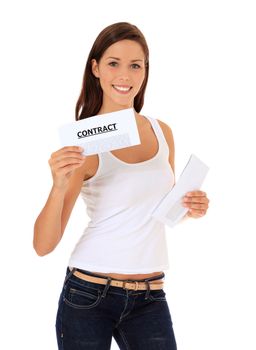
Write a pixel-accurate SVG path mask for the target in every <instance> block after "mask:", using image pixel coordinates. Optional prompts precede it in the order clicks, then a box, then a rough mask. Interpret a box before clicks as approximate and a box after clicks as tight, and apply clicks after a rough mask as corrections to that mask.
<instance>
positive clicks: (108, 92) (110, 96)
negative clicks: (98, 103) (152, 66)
mask: <svg viewBox="0 0 256 350" xmlns="http://www.w3.org/2000/svg"><path fill="white" fill-rule="evenodd" d="M92 72H93V74H94V75H95V76H96V77H97V78H99V81H100V85H101V88H102V90H103V104H102V107H101V109H100V112H99V114H102V113H108V112H113V111H116V110H120V109H125V108H131V107H133V101H134V98H135V96H136V95H137V94H138V92H139V91H140V88H141V85H142V83H143V81H144V78H145V55H144V52H143V49H142V47H141V46H140V44H138V43H137V42H136V41H133V40H121V41H118V42H117V43H115V44H113V45H111V46H110V47H109V48H108V49H107V50H106V51H105V52H104V54H103V56H102V57H101V59H100V61H99V62H96V60H95V59H93V60H92Z"/></svg>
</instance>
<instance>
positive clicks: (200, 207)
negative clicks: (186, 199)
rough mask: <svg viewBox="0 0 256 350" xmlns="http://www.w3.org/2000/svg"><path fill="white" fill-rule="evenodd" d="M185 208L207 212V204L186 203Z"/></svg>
mask: <svg viewBox="0 0 256 350" xmlns="http://www.w3.org/2000/svg"><path fill="white" fill-rule="evenodd" d="M183 206H184V207H185V208H189V209H198V210H207V209H208V204H207V203H184V204H183Z"/></svg>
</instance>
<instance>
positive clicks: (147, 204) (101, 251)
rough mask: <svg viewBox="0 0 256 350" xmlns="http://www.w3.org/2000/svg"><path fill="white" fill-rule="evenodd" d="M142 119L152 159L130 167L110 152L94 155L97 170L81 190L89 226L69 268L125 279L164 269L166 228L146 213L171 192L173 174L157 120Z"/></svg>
mask: <svg viewBox="0 0 256 350" xmlns="http://www.w3.org/2000/svg"><path fill="white" fill-rule="evenodd" d="M147 119H149V121H150V122H151V125H152V127H153V130H154V132H155V135H156V137H157V140H158V152H157V154H156V155H155V156H154V157H153V158H151V159H149V160H146V161H143V162H139V163H133V164H131V163H126V162H124V161H122V160H120V159H118V158H117V157H115V156H114V155H113V154H112V153H111V152H104V153H101V154H98V157H99V166H98V170H97V172H96V174H95V175H94V176H93V177H91V178H90V179H89V180H86V181H84V183H83V186H82V188H81V196H82V198H83V199H84V201H85V204H86V208H87V214H88V216H89V218H90V221H89V223H88V226H87V227H86V228H85V230H84V232H83V235H82V237H81V238H80V240H79V241H78V243H77V244H76V246H75V248H74V250H73V252H72V254H71V257H70V260H69V266H72V267H77V268H80V269H83V270H87V271H95V272H105V273H124V274H140V273H143V274H144V273H151V272H156V271H163V270H165V269H168V268H169V261H168V251H167V244H166V237H165V226H164V224H162V223H161V222H159V221H157V220H155V219H153V218H152V217H151V213H152V211H153V210H154V208H155V207H156V206H157V204H158V203H159V201H160V200H161V199H162V198H163V196H164V195H165V194H166V193H167V192H168V191H169V190H170V189H171V188H172V187H173V185H174V174H173V171H172V168H171V166H170V164H169V159H168V158H169V147H168V144H167V142H166V140H165V137H164V134H163V132H162V129H161V127H160V125H159V123H158V121H157V120H156V119H154V118H151V117H147Z"/></svg>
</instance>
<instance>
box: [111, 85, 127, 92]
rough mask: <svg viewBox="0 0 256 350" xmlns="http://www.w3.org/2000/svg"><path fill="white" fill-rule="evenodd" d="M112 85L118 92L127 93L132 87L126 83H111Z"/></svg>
mask: <svg viewBox="0 0 256 350" xmlns="http://www.w3.org/2000/svg"><path fill="white" fill-rule="evenodd" d="M112 87H113V88H114V89H115V90H116V91H118V92H119V93H120V94H128V93H129V92H130V91H131V89H132V86H128V85H112Z"/></svg>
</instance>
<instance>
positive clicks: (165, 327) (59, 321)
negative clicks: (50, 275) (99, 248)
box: [56, 268, 177, 350]
mask: <svg viewBox="0 0 256 350" xmlns="http://www.w3.org/2000/svg"><path fill="white" fill-rule="evenodd" d="M77 270H78V271H81V272H83V273H86V274H87V275H91V276H97V275H95V274H94V273H92V272H90V271H84V270H80V269H77ZM73 271H74V270H72V271H70V269H69V268H68V269H67V274H66V278H65V281H64V284H63V289H62V292H61V295H60V299H59V306H58V312H57V318H56V333H57V341H58V349H59V350H109V349H110V348H111V341H112V336H113V337H114V338H115V340H116V342H117V344H118V346H119V347H120V349H121V350H176V349H177V347H176V341H175V336H174V332H173V328H172V320H171V315H170V311H169V307H168V304H167V301H166V298H165V292H164V290H163V289H159V290H150V289H148V290H140V291H138V290H137V291H135V290H128V289H123V288H120V287H114V286H110V285H109V283H110V280H111V278H108V283H107V284H106V285H103V284H98V283H92V282H88V281H84V280H82V279H80V278H78V277H76V276H74V275H73ZM101 277H102V276H101ZM163 277H164V273H163V274H161V275H158V276H154V277H151V278H149V279H146V280H145V279H144V281H153V280H157V279H160V278H163ZM140 281H142V280H140Z"/></svg>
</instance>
